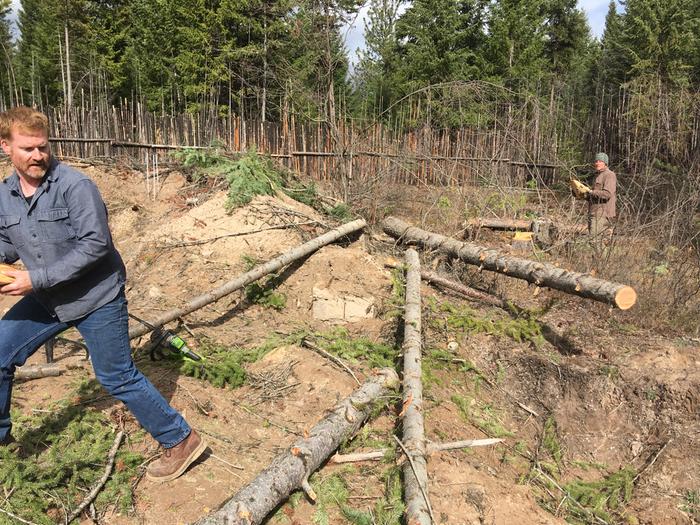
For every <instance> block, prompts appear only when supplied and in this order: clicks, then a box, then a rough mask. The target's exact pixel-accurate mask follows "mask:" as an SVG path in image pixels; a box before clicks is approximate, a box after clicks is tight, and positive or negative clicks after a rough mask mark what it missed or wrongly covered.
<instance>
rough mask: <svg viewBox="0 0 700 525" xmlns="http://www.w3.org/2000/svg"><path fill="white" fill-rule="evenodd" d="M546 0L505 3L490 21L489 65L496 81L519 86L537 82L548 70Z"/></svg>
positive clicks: (496, 8)
mask: <svg viewBox="0 0 700 525" xmlns="http://www.w3.org/2000/svg"><path fill="white" fill-rule="evenodd" d="M545 13H546V4H545V0H535V1H528V0H502V1H500V2H497V3H496V4H494V5H493V6H492V9H491V12H490V19H489V37H488V44H487V46H488V55H487V56H488V62H489V64H490V73H491V76H492V77H495V78H496V79H503V80H504V81H505V82H506V84H508V85H510V86H513V87H516V86H518V85H523V86H528V85H531V84H533V83H535V82H536V81H538V80H539V79H540V78H541V77H542V75H543V71H546V69H547V68H546V63H547V56H546V54H545V42H546V36H545V35H546V27H545Z"/></svg>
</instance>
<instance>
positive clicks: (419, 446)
mask: <svg viewBox="0 0 700 525" xmlns="http://www.w3.org/2000/svg"><path fill="white" fill-rule="evenodd" d="M406 266H407V270H406V304H405V309H404V338H403V356H404V357H403V409H402V411H401V412H402V414H403V443H404V446H405V447H406V454H407V456H408V459H409V461H407V462H406V463H404V465H403V479H404V493H405V496H404V498H405V500H406V512H405V514H406V523H410V524H411V525H413V524H418V525H431V524H432V522H433V520H432V517H431V515H432V509H431V507H430V500H429V499H428V468H427V465H426V460H425V429H424V427H423V383H422V379H421V376H422V367H421V349H422V346H423V344H422V337H421V295H420V260H419V259H418V253H417V252H416V251H415V250H413V249H411V248H409V249H408V250H406Z"/></svg>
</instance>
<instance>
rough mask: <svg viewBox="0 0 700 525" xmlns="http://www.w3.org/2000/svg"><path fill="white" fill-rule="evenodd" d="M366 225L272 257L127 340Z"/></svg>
mask: <svg viewBox="0 0 700 525" xmlns="http://www.w3.org/2000/svg"><path fill="white" fill-rule="evenodd" d="M366 225H367V223H366V222H365V220H364V219H357V220H354V221H352V222H348V223H346V224H343V225H342V226H340V227H338V228H335V229H333V230H331V231H329V232H326V233H324V234H323V235H320V236H318V237H316V238H315V239H311V240H310V241H308V242H305V243H304V244H301V245H299V246H297V247H296V248H294V249H292V250H289V251H288V252H286V253H283V254H282V255H280V256H278V257H275V258H274V259H272V260H270V261H268V262H266V263H264V264H261V265H260V266H256V267H255V268H253V269H252V270H251V271H249V272H246V273H244V274H242V275H239V276H238V277H236V278H235V279H233V280H232V281H229V282H227V283H225V284H223V285H221V286H219V287H218V288H215V289H214V290H212V291H210V292H209V293H206V294H204V295H200V296H198V297H195V298H194V299H192V300H190V301H189V302H188V303H187V304H186V305H185V306H183V307H182V308H176V309H174V310H170V311H169V312H165V313H164V314H163V315H161V316H160V317H158V318H157V319H155V320H152V321H151V320H149V322H148V323H149V324H150V325H151V327H148V326H145V325H140V326H137V327H135V328H132V329H131V330H129V339H134V338H136V337H140V336H142V335H144V334H147V333H148V332H150V331H151V330H153V329H154V328H157V327H159V326H162V325H164V324H165V323H168V322H170V321H174V320H175V319H177V318H178V317H182V316H183V315H187V314H189V313H192V312H194V311H195V310H199V309H200V308H202V307H203V306H206V305H208V304H210V303H213V302H215V301H218V300H219V299H221V298H222V297H224V296H226V295H228V294H230V293H232V292H234V291H236V290H240V289H241V288H243V287H245V286H247V285H249V284H250V283H252V282H254V281H257V280H258V279H260V278H261V277H263V276H265V275H267V274H269V273H271V272H275V271H277V270H279V269H280V268H283V267H285V266H287V265H288V264H289V263H291V262H293V261H296V260H297V259H301V258H302V257H306V256H307V255H309V254H311V253H313V252H315V251H316V250H318V249H319V248H321V247H323V246H325V245H326V244H330V243H331V242H333V241H336V240H338V239H340V238H341V237H344V236H346V235H348V234H350V233H352V232H355V231H357V230H361V229H362V228H364V227H365V226H366Z"/></svg>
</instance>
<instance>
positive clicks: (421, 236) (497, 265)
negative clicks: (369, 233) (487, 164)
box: [382, 217, 637, 310]
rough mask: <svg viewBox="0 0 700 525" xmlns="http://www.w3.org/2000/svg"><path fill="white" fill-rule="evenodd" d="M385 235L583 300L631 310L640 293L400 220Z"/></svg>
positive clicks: (389, 221) (388, 224) (388, 223)
mask: <svg viewBox="0 0 700 525" xmlns="http://www.w3.org/2000/svg"><path fill="white" fill-rule="evenodd" d="M382 227H383V229H384V232H386V233H387V234H389V235H391V236H393V237H395V238H397V239H399V240H400V241H402V242H404V243H407V244H417V245H419V246H423V247H426V248H430V249H432V250H436V251H439V252H441V253H444V254H447V255H450V256H452V257H456V258H458V259H460V260H462V261H464V262H466V263H467V264H473V265H475V266H478V267H479V268H480V269H484V270H489V271H492V272H498V273H502V274H504V275H507V276H509V277H515V278H518V279H523V280H525V281H528V282H530V283H533V284H536V285H537V286H547V287H549V288H553V289H555V290H560V291H562V292H567V293H570V294H573V295H578V296H579V297H585V298H587V299H593V300H595V301H601V302H604V303H608V304H611V305H614V306H616V307H618V308H619V309H620V310H627V309H629V308H631V307H632V306H633V305H634V303H636V302H637V292H635V290H634V288H632V287H631V286H627V285H625V284H620V283H615V282H611V281H606V280H604V279H598V278H597V277H592V276H590V275H588V274H585V273H579V272H572V271H569V270H564V269H562V268H557V267H556V266H554V265H553V264H549V263H542V262H537V261H531V260H529V259H523V258H520V257H511V256H508V255H506V254H504V253H503V252H500V251H498V250H492V249H489V248H485V247H483V246H479V245H476V244H474V243H469V242H461V241H458V240H456V239H453V238H450V237H445V236H444V235H440V234H437V233H432V232H429V231H425V230H421V229H420V228H416V227H414V226H411V225H410V224H408V223H407V222H405V221H402V220H401V219H397V218H396V217H387V218H386V219H384V221H383V223H382Z"/></svg>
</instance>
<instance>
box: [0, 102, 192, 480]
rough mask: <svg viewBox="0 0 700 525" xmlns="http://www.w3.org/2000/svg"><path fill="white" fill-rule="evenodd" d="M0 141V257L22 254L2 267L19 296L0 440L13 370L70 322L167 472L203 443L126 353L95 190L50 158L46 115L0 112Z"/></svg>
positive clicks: (0, 372)
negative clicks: (159, 450) (5, 170)
mask: <svg viewBox="0 0 700 525" xmlns="http://www.w3.org/2000/svg"><path fill="white" fill-rule="evenodd" d="M0 145H1V146H2V149H3V150H4V151H5V153H6V154H7V156H8V157H9V158H10V161H11V162H12V165H13V166H14V168H15V170H14V173H13V174H12V175H11V176H9V177H8V178H6V179H5V180H3V181H2V182H0V262H6V263H14V262H15V261H17V260H18V259H21V260H22V262H23V263H24V266H25V267H26V268H27V269H26V270H19V269H17V270H9V271H6V272H4V273H5V274H6V275H9V276H10V277H13V278H14V280H13V282H11V283H10V284H6V285H4V286H2V287H1V288H0V293H2V294H5V295H10V296H19V297H21V298H20V299H19V301H18V302H17V303H16V304H15V305H14V306H13V307H12V308H10V310H9V311H8V312H7V314H5V316H4V317H3V318H2V319H0V446H2V445H8V444H10V443H12V442H13V438H12V435H11V434H10V431H11V429H12V423H11V421H10V401H11V396H12V380H13V377H14V372H15V368H16V367H17V366H21V365H23V364H24V363H25V361H26V360H27V359H28V358H29V356H31V355H32V354H33V353H34V352H36V350H37V349H38V348H40V347H41V345H43V344H44V343H45V342H46V341H47V340H48V339H50V338H51V337H53V336H55V335H56V334H58V333H60V332H62V331H63V330H65V329H67V328H68V327H71V326H74V327H75V328H77V330H78V331H79V332H80V334H81V335H82V336H83V338H84V340H85V343H86V345H87V347H88V349H89V352H90V358H91V361H92V366H93V368H94V370H95V376H96V377H97V379H98V380H99V382H100V383H101V384H102V386H103V387H104V388H105V389H106V390H107V391H108V392H109V393H110V394H112V395H113V396H114V397H116V398H117V399H119V400H121V401H123V402H124V404H126V406H127V407H128V408H129V410H130V411H131V412H132V414H134V416H135V417H136V419H137V420H138V421H139V423H140V424H141V426H143V427H144V428H145V429H146V430H147V431H148V432H149V433H150V434H151V435H152V436H153V437H154V438H155V439H156V440H157V441H158V442H159V443H160V444H161V445H162V446H163V447H164V449H165V452H164V454H163V455H162V456H161V458H160V459H159V460H157V461H155V462H153V463H151V464H150V465H149V467H148V470H147V475H148V477H149V478H150V479H152V480H154V481H161V482H162V481H170V480H172V479H175V478H176V477H178V476H179V475H181V474H182V473H183V472H184V471H185V470H186V469H187V467H189V466H190V465H191V464H192V463H193V462H194V461H195V460H196V459H197V458H198V457H199V456H200V455H201V454H202V452H204V450H205V449H206V443H205V442H204V441H203V440H202V439H201V437H200V436H199V435H198V434H197V433H196V432H195V431H194V430H192V429H191V428H190V427H189V425H188V424H187V422H186V421H185V420H184V419H183V418H182V416H181V415H180V414H179V413H178V412H177V411H175V410H174V409H173V408H172V407H171V406H170V405H169V404H168V402H167V401H166V400H165V399H164V398H163V396H162V395H161V394H160V393H159V392H158V390H156V389H155V387H154V386H153V385H152V384H151V383H150V382H149V381H148V379H146V377H145V376H144V375H143V374H142V373H141V372H140V371H139V370H138V369H137V368H136V367H135V366H134V362H133V360H132V359H131V348H130V345H129V326H128V325H129V323H128V313H127V301H126V297H125V294H124V282H125V279H126V271H125V268H124V263H123V262H122V259H121V256H120V255H119V252H118V251H117V250H116V248H115V247H114V244H113V242H112V235H111V233H110V230H109V226H108V223H107V209H106V207H105V204H104V202H103V201H102V197H101V196H100V193H99V191H98V189H97V187H96V186H95V184H94V182H92V180H90V179H89V178H87V177H86V176H85V175H83V174H82V173H80V172H78V171H77V170H75V169H73V168H71V167H69V166H66V165H64V164H61V163H60V162H58V161H57V160H56V159H54V158H53V157H52V156H51V150H50V148H49V138H48V119H47V118H46V116H45V115H43V114H42V113H39V112H37V111H35V110H33V109H30V108H27V107H17V108H13V109H10V110H9V111H7V112H5V113H2V114H0Z"/></svg>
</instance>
